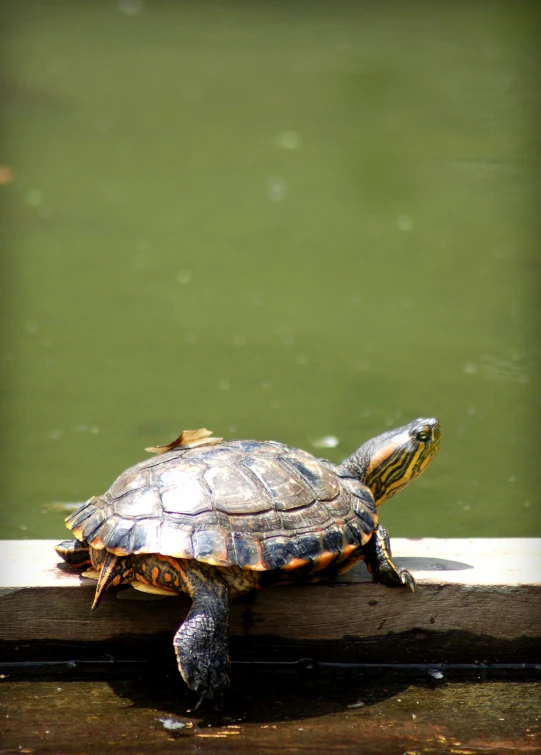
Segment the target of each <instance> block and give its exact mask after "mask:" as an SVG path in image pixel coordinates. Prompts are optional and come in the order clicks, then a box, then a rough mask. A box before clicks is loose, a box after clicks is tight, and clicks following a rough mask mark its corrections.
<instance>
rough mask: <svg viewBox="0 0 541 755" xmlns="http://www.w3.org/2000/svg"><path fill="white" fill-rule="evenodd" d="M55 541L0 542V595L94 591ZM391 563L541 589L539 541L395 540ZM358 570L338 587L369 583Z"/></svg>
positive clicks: (453, 579) (425, 578)
mask: <svg viewBox="0 0 541 755" xmlns="http://www.w3.org/2000/svg"><path fill="white" fill-rule="evenodd" d="M56 544H57V541H56V540H0V595H1V594H2V593H4V594H5V593H6V591H7V592H12V591H13V590H14V589H17V588H25V587H62V586H64V587H77V586H92V587H95V584H96V583H95V582H94V581H93V580H87V579H84V578H82V577H80V576H79V574H78V573H77V572H73V573H72V572H70V571H65V570H62V569H59V568H58V564H59V563H60V562H61V559H60V558H59V557H58V556H57V554H56V553H55V551H54V546H55V545H56ZM392 547H393V557H394V559H395V561H396V562H397V564H398V565H399V566H401V567H405V568H408V569H409V570H410V571H411V572H412V573H413V574H414V576H415V577H416V579H417V581H418V582H419V584H423V583H427V584H454V585H487V586H488V585H494V586H519V585H522V586H541V538H506V539H493V538H486V539H484V538H475V539H462V538H460V539H458V538H457V539H454V538H453V539H439V538H423V539H419V540H412V539H407V538H394V539H393V540H392ZM370 579H371V578H370V577H369V575H367V574H366V571H365V570H364V567H363V566H362V565H360V566H358V567H356V568H355V569H353V570H352V571H351V572H348V573H347V574H344V575H343V576H342V577H340V578H339V581H340V582H348V583H355V582H365V581H370Z"/></svg>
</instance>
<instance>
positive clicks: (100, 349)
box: [0, 0, 541, 538]
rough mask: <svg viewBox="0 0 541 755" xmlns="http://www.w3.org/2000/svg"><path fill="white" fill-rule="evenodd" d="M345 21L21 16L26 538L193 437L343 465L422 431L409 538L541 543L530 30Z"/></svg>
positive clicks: (440, 20)
mask: <svg viewBox="0 0 541 755" xmlns="http://www.w3.org/2000/svg"><path fill="white" fill-rule="evenodd" d="M329 8H330V7H329V6H327V5H326V4H324V3H312V4H310V6H308V5H307V4H302V3H297V2H292V3H287V4H286V3H274V4H273V3H263V2H254V3H235V2H233V3H221V4H218V3H210V2H208V3H207V2H202V3H196V2H191V3H189V2H178V3H173V2H165V1H163V2H156V3H154V2H153V3H151V2H146V3H143V2H141V1H139V0H121V1H120V2H117V3H115V2H94V3H75V4H74V3H70V2H55V3H52V2H50V3H47V2H46V3H42V2H39V3H38V2H29V1H28V0H22V1H21V0H19V2H14V1H12V2H8V3H6V5H5V16H6V18H5V23H4V28H3V42H2V44H3V68H4V70H3V78H2V83H1V91H2V100H3V115H2V119H3V120H2V123H3V140H2V152H1V154H0V163H2V165H4V166H6V167H5V168H4V169H2V170H0V179H1V180H2V181H3V182H4V184H5V185H3V186H0V191H1V194H2V200H3V223H2V229H1V234H2V247H3V250H4V271H3V283H2V289H3V295H2V298H3V311H4V331H3V342H2V347H1V363H2V366H3V372H4V376H5V377H4V392H3V399H2V444H3V445H2V455H1V460H2V480H3V484H2V493H1V505H2V509H1V512H0V515H1V518H2V522H3V525H4V526H3V536H4V537H10V538H18V537H60V536H62V534H63V532H64V528H63V517H64V516H65V515H66V513H67V511H68V510H69V507H70V505H73V504H74V503H77V502H79V501H82V500H85V499H86V498H87V497H88V496H90V495H91V494H93V493H99V492H101V491H103V490H104V489H105V488H106V487H107V486H108V485H109V484H110V483H111V482H112V480H113V479H114V478H115V477H116V476H117V474H118V473H119V472H120V471H121V470H122V469H123V468H125V467H126V466H128V465H130V464H132V463H134V462H136V461H138V460H140V459H141V458H144V457H145V452H144V451H143V449H144V447H146V446H149V445H157V444H160V443H167V442H168V441H170V440H172V439H173V438H174V437H176V435H178V433H179V432H180V430H182V429H184V428H196V427H201V426H206V427H209V428H211V429H212V430H214V431H215V433H216V434H218V435H221V436H224V437H226V438H252V437H255V438H259V439H276V440H280V441H283V442H286V443H289V444H292V445H297V446H301V447H303V448H305V449H307V450H310V451H312V452H313V453H316V454H318V455H322V456H325V457H327V458H330V459H332V460H333V461H338V460H340V459H341V458H343V457H344V456H346V455H347V454H349V453H350V452H351V451H352V450H353V449H354V448H356V447H357V446H358V445H360V444H361V443H362V442H364V441H365V440H366V439H367V438H369V437H371V436H372V435H375V434H378V433H379V432H381V431H383V430H386V429H388V428H389V427H391V426H395V425H400V424H403V423H404V422H406V421H409V420H410V419H412V418H414V417H417V416H437V417H439V418H440V420H441V422H442V425H443V429H444V440H443V443H442V450H441V453H440V456H439V457H438V459H437V460H436V461H435V463H434V464H433V466H432V467H431V468H430V469H429V470H428V471H427V473H426V474H425V476H424V477H422V478H421V479H420V480H419V481H418V482H417V483H416V484H414V485H412V486H411V487H410V488H409V489H408V490H407V491H405V492H404V493H402V494H401V495H400V496H399V497H397V498H396V499H394V500H393V501H392V502H391V503H389V505H388V507H386V510H385V511H384V512H383V521H384V522H385V524H386V525H387V526H388V528H389V530H390V532H391V534H397V535H401V536H411V537H421V536H428V535H432V536H440V537H463V536H470V535H471V536H506V535H514V536H517V535H531V534H541V524H540V515H539V506H540V502H539V493H538V490H539V482H540V480H539V471H538V468H539V465H538V463H537V457H536V452H535V448H536V446H537V447H538V443H539V429H538V428H539V423H538V420H539V399H540V393H539V385H538V382H537V381H536V369H537V367H536V361H537V360H538V353H537V344H538V341H537V340H536V322H535V317H536V310H535V306H534V304H535V300H534V294H535V287H536V284H537V283H538V272H539V268H538V257H537V258H536V257H535V238H534V220H533V212H532V210H533V202H532V190H533V179H534V174H535V166H533V164H532V157H533V155H534V138H536V137H535V122H534V118H535V113H536V110H535V102H534V93H535V86H534V66H533V62H532V61H533V60H534V57H533V56H534V40H533V32H532V31H531V30H530V27H531V24H530V19H529V18H528V17H527V13H526V11H525V10H524V8H523V9H522V10H521V11H520V12H519V9H518V7H517V8H516V9H515V6H514V5H513V4H511V3H503V4H498V3H494V4H490V5H489V6H487V5H482V4H474V5H473V6H467V5H465V4H458V5H453V4H451V3H449V4H447V3H437V4H423V3H419V4H417V5H415V6H411V5H410V4H404V6H403V7H402V6H400V5H399V4H395V5H392V6H387V5H386V4H382V5H375V6H373V7H368V6H366V5H365V4H358V5H356V4H353V3H351V4H333V6H332V11H331V10H330V9H329ZM8 168H9V170H7V169H8Z"/></svg>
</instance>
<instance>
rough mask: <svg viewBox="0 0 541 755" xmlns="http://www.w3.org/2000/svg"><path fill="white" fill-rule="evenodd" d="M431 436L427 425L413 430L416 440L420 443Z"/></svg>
mask: <svg viewBox="0 0 541 755" xmlns="http://www.w3.org/2000/svg"><path fill="white" fill-rule="evenodd" d="M431 436H432V432H431V430H430V428H429V427H428V425H423V426H422V427H420V428H419V429H418V430H416V431H415V438H416V440H419V441H421V443H426V441H427V440H430V438H431Z"/></svg>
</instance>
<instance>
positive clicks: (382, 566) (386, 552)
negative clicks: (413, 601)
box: [362, 525, 415, 592]
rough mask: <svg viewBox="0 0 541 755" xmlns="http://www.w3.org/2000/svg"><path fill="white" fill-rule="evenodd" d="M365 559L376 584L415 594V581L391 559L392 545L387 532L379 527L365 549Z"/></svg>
mask: <svg viewBox="0 0 541 755" xmlns="http://www.w3.org/2000/svg"><path fill="white" fill-rule="evenodd" d="M362 553H363V558H364V560H365V563H366V566H367V568H368V571H369V572H370V573H371V574H372V576H373V577H374V579H375V580H376V582H380V583H381V584H382V585H387V587H405V586H407V587H409V588H410V590H411V591H412V592H415V580H414V578H413V576H412V575H411V574H410V573H409V571H408V570H407V569H399V568H398V566H396V565H395V564H394V563H393V560H392V558H391V543H390V541H389V536H388V535H387V531H386V530H385V528H384V527H382V526H381V525H378V526H377V527H376V529H375V531H374V534H373V535H372V537H371V538H370V540H369V541H368V543H367V544H366V545H365V546H364V547H363V550H362Z"/></svg>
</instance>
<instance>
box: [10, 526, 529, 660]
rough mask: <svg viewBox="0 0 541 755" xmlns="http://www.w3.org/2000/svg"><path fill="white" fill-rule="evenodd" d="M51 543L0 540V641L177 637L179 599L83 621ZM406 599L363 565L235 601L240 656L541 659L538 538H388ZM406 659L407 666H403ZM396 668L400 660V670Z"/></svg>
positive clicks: (91, 585) (84, 605)
mask: <svg viewBox="0 0 541 755" xmlns="http://www.w3.org/2000/svg"><path fill="white" fill-rule="evenodd" d="M54 544H55V542H54V541H47V540H37V541H0V575H1V585H0V587H1V590H0V596H1V597H0V640H2V642H3V643H8V644H9V643H16V642H22V641H24V642H32V641H38V640H39V641H49V642H51V641H54V642H67V643H69V642H75V641H76V642H78V643H81V642H84V643H96V642H105V641H113V642H114V641H119V640H120V639H122V641H123V643H124V644H130V643H137V642H138V641H139V640H140V639H144V638H147V640H148V641H150V640H151V638H152V636H153V635H155V634H156V633H158V632H169V633H170V632H172V631H174V630H175V629H176V628H177V627H178V625H179V624H180V622H181V621H182V620H183V618H184V616H185V615H186V612H187V610H188V607H189V603H188V601H187V600H186V599H185V598H183V597H178V598H161V597H155V596H148V595H144V594H141V593H138V592H136V591H134V590H133V589H131V588H127V589H123V590H118V591H114V590H111V591H110V593H108V594H107V595H106V596H105V598H104V600H103V601H102V604H101V605H100V608H99V609H98V610H97V611H96V612H94V613H92V614H90V611H89V608H90V604H91V601H92V594H93V591H94V589H95V582H93V581H92V580H87V579H84V578H81V577H79V576H77V575H76V574H74V573H73V572H71V571H67V570H66V569H60V568H58V563H59V559H58V557H57V556H56V554H55V552H54V550H53V545H54ZM393 550H394V553H395V554H397V556H396V558H395V560H396V561H397V563H398V564H399V565H400V566H403V567H406V568H409V569H410V570H411V571H412V572H413V573H414V575H415V577H416V579H417V582H418V589H417V591H416V592H415V593H411V592H409V591H407V590H405V589H404V590H402V589H390V588H386V587H383V586H382V585H378V584H375V583H373V582H372V581H371V580H370V577H369V575H368V574H367V573H366V571H365V570H364V567H363V566H359V567H357V568H356V569H355V570H353V571H352V572H351V573H349V574H346V575H344V576H343V577H342V578H341V579H340V580H337V581H336V582H333V583H330V584H320V585H303V586H299V587H276V588H272V589H269V590H265V591H258V592H257V593H255V594H253V595H252V596H249V597H246V598H244V599H241V600H240V601H238V602H237V603H236V604H235V606H234V608H233V612H232V621H231V634H232V638H233V649H234V653H239V654H240V655H239V657H241V656H243V657H250V658H253V657H257V658H261V657H265V658H268V659H274V658H278V657H281V658H289V657H291V658H296V657H299V654H300V655H301V656H302V655H306V656H310V655H312V656H313V657H317V658H319V659H320V660H325V659H333V660H346V661H351V660H355V661H360V660H362V659H363V658H364V659H365V660H366V659H369V660H371V661H372V660H373V661H378V660H382V661H383V660H389V661H390V662H394V661H395V659H398V660H397V662H404V661H405V660H407V661H408V662H415V661H417V660H419V661H424V662H426V661H427V660H430V661H434V662H439V661H442V662H444V661H451V660H456V659H457V658H460V659H462V660H464V661H465V660H468V659H471V660H472V661H474V660H490V661H491V662H495V661H501V662H503V661H504V660H512V661H515V662H530V661H532V660H535V661H536V662H537V661H538V660H539V652H538V648H539V640H540V638H541V540H536V539H519V538H517V539H506V540H479V539H477V540H463V539H460V540H435V539H425V540H406V539H400V538H398V539H395V540H394V541H393ZM404 653H406V657H405V656H404ZM400 659H401V661H400Z"/></svg>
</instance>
